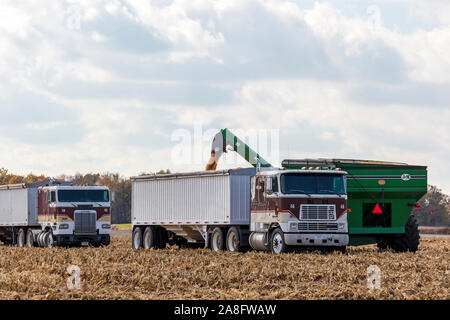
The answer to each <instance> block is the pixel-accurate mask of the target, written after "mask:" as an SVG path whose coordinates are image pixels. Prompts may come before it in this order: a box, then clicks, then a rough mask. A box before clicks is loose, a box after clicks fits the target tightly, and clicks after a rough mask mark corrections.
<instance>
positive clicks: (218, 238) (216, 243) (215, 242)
mask: <svg viewBox="0 0 450 320" xmlns="http://www.w3.org/2000/svg"><path fill="white" fill-rule="evenodd" d="M223 244H224V236H223V231H222V229H221V228H219V227H216V228H215V229H214V230H213V232H212V234H211V249H212V250H213V251H221V250H223Z"/></svg>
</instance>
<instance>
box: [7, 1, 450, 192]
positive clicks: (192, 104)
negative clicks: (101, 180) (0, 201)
mask: <svg viewBox="0 0 450 320" xmlns="http://www.w3.org/2000/svg"><path fill="white" fill-rule="evenodd" d="M449 52H450V3H449V2H448V1H437V0H423V1H422V0H408V1H406V0H404V1H403V0H397V1H375V0H373V1H360V0H352V1H342V0H341V1H275V0H248V1H246V0H245V1H244V0H230V1H228V0H216V1H213V0H210V1H206V0H205V1H203V0H171V1H170V0H157V1H140V0H122V1H119V0H96V1H93V0H82V1H68V0H66V1H60V0H54V1H42V0H39V1H33V0H27V1H17V0H11V1H8V0H0V167H5V168H8V169H9V170H10V171H11V172H14V173H18V174H27V173H29V172H33V173H35V174H40V173H44V174H48V175H58V174H61V173H65V174H73V173H75V172H82V173H87V172H97V171H99V172H106V171H110V172H111V171H112V172H120V173H121V174H123V175H125V176H131V175H135V174H137V173H140V172H143V171H147V172H148V171H155V170H159V169H162V168H170V169H172V170H173V171H186V170H197V169H202V168H203V167H204V163H203V162H202V161H201V160H200V161H196V160H195V158H196V157H195V156H193V155H192V157H191V158H192V159H190V160H186V161H185V162H186V163H184V164H183V163H175V162H174V161H173V150H174V147H175V146H177V144H178V143H179V140H177V134H176V133H177V132H178V133H179V132H182V131H183V130H184V132H188V133H189V132H190V133H192V134H193V132H194V126H197V128H199V127H200V126H201V130H203V131H207V130H209V132H210V133H211V132H214V130H217V129H219V128H223V127H229V128H236V129H243V130H247V129H253V130H259V131H258V132H261V131H262V130H271V129H278V130H279V137H280V140H279V152H278V153H279V161H281V160H282V159H284V158H287V157H290V158H295V157H334V158H363V159H377V160H392V161H402V162H407V163H411V164H423V165H428V166H429V182H430V183H431V184H435V185H438V186H439V187H440V188H443V189H444V191H445V192H447V193H450V170H449V169H448V164H449V158H450V134H449V133H450V129H449V120H450V54H449ZM180 130H181V131H180ZM208 139H209V137H208V136H207V135H206V136H205V138H204V139H203V140H204V141H202V144H203V145H204V146H205V148H206V149H205V150H204V151H203V153H202V154H203V155H204V156H205V157H206V156H207V153H208V150H207V149H208V147H207V145H208V141H206V140H208ZM194 140H195V139H193V140H192V141H194ZM228 157H230V155H228ZM187 158H189V157H188V156H187ZM225 160H226V159H225ZM219 167H220V165H219ZM222 167H224V166H223V165H222Z"/></svg>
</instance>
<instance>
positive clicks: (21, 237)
mask: <svg viewBox="0 0 450 320" xmlns="http://www.w3.org/2000/svg"><path fill="white" fill-rule="evenodd" d="M25 235H26V234H25V229H24V228H20V229H19V232H18V233H17V246H18V247H21V248H23V247H25V241H26V240H25Z"/></svg>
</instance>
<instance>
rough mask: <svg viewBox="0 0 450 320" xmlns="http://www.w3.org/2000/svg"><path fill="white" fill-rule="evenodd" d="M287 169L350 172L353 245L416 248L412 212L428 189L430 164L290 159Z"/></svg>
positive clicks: (350, 222)
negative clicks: (373, 244) (336, 169)
mask: <svg viewBox="0 0 450 320" xmlns="http://www.w3.org/2000/svg"><path fill="white" fill-rule="evenodd" d="M282 166H283V167H284V168H286V169H301V168H304V167H306V168H310V167H313V168H317V169H321V168H324V169H325V168H327V169H329V168H332V169H335V168H341V169H342V170H343V171H346V172H347V173H348V174H347V176H346V178H347V194H348V208H349V212H348V215H347V216H348V225H349V235H350V245H364V244H371V243H377V244H378V246H379V247H380V248H383V249H384V248H391V249H393V250H395V251H400V252H404V251H413V252H414V251H416V250H417V248H418V245H419V230H418V226H417V222H416V220H415V218H414V215H413V214H412V212H413V210H414V209H417V208H418V207H420V204H418V203H417V201H418V200H419V199H420V198H422V196H423V195H425V194H426V193H427V167H426V166H416V165H408V164H405V163H396V162H381V161H367V160H348V159H295V160H292V159H288V160H284V161H283V162H282Z"/></svg>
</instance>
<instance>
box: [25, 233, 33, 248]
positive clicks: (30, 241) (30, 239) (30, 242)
mask: <svg viewBox="0 0 450 320" xmlns="http://www.w3.org/2000/svg"><path fill="white" fill-rule="evenodd" d="M26 244H27V247H29V248H31V247H34V238H33V231H31V229H28V230H27V238H26Z"/></svg>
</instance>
